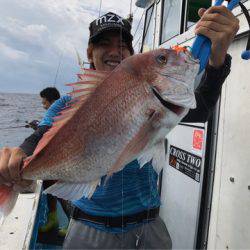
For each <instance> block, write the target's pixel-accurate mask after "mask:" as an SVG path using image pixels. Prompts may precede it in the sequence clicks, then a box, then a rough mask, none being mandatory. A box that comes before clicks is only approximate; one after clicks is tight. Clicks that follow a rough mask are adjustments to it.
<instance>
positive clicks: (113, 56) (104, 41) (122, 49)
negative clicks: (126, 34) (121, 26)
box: [88, 32, 131, 71]
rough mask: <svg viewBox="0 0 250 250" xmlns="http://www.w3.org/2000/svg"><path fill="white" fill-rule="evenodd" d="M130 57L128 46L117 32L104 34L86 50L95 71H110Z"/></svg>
mask: <svg viewBox="0 0 250 250" xmlns="http://www.w3.org/2000/svg"><path fill="white" fill-rule="evenodd" d="M129 56H131V54H130V51H129V49H128V45H127V44H126V43H125V41H122V40H121V37H120V34H119V33H117V32H106V33H105V34H103V37H102V38H101V39H100V40H99V41H98V42H97V43H95V44H94V45H93V47H91V48H89V49H88V57H89V61H90V63H93V64H94V65H95V68H96V70H103V71H112V70H113V69H114V68H115V67H116V66H117V65H118V64H120V62H121V61H122V60H123V59H125V58H127V57H129Z"/></svg>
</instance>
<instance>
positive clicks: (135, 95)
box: [0, 49, 199, 214]
mask: <svg viewBox="0 0 250 250" xmlns="http://www.w3.org/2000/svg"><path fill="white" fill-rule="evenodd" d="M198 70H199V64H198V61H196V60H194V59H193V58H192V57H191V55H190V54H189V52H187V51H185V50H184V51H180V52H177V51H175V50H173V49H158V50H154V51H151V52H147V53H143V54H137V55H134V56H131V57H129V58H127V59H125V60H124V61H123V62H122V63H121V64H120V65H119V66H118V67H116V69H115V70H114V71H112V72H98V71H94V70H85V73H84V74H81V75H79V77H80V79H81V80H80V81H79V82H77V83H74V84H71V85H72V86H73V89H74V90H73V92H72V96H73V100H72V102H71V105H70V107H68V108H67V109H65V110H64V111H63V112H62V113H61V115H60V116H59V117H57V118H56V121H55V123H54V124H53V127H52V128H51V129H50V130H49V131H48V132H47V133H45V135H44V136H43V138H42V139H41V141H40V142H39V144H38V146H37V148H36V150H35V152H34V153H33V155H32V156H30V157H28V158H27V159H26V160H25V161H24V165H23V168H22V178H23V179H27V180H39V179H41V180H58V181H57V182H56V183H55V184H54V185H53V186H51V187H50V188H48V189H47V190H46V191H45V192H46V193H51V194H53V195H55V196H57V197H61V198H63V199H66V200H76V199H79V198H81V197H82V196H86V197H91V195H92V194H93V192H94V191H95V188H96V186H97V185H98V184H99V182H100V178H101V177H102V176H104V175H107V178H109V176H111V175H112V173H114V172H117V171H119V170H121V169H122V168H123V167H124V166H125V165H126V164H127V163H129V162H130V161H132V160H133V159H135V158H137V159H138V161H139V163H140V164H141V166H143V164H144V163H145V162H147V161H149V160H151V159H153V161H152V164H153V167H154V169H155V170H156V171H157V172H158V173H159V171H160V170H161V168H162V167H163V165H164V149H163V140H164V137H165V135H166V134H167V133H168V132H169V131H170V130H171V129H172V128H174V127H175V126H176V125H177V124H178V122H179V121H180V120H181V119H182V118H183V117H184V116H185V115H186V114H187V112H188V110H189V109H190V108H192V109H193V108H195V107H196V101H195V96H194V80H195V77H196V75H197V72H198ZM11 190H12V189H11V188H10V187H6V186H1V187H0V209H1V210H2V212H3V213H4V214H6V213H7V212H8V211H7V210H8V209H7V207H8V208H10V207H11V206H10V204H9V205H7V203H8V202H10V201H13V200H14V198H13V197H16V195H13V192H10V191H11ZM11 194H12V195H11ZM10 197H11V198H10ZM12 204H13V202H12Z"/></svg>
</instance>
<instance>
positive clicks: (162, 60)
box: [156, 55, 167, 64]
mask: <svg viewBox="0 0 250 250" xmlns="http://www.w3.org/2000/svg"><path fill="white" fill-rule="evenodd" d="M156 60H157V62H159V63H160V64H166V63H167V57H166V56H164V55H159V56H158V57H157V58H156Z"/></svg>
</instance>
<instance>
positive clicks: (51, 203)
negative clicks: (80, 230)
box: [37, 87, 60, 233]
mask: <svg viewBox="0 0 250 250" xmlns="http://www.w3.org/2000/svg"><path fill="white" fill-rule="evenodd" d="M40 97H41V99H42V105H43V108H44V109H46V110H48V109H49V108H50V107H51V105H52V104H53V103H54V102H55V101H56V100H58V99H59V98H60V93H59V91H58V90H57V89H56V88H55V87H48V88H45V89H43V90H42V91H41V92H40ZM45 116H51V113H50V112H46V114H45ZM42 122H43V120H42ZM39 126H41V125H40V123H38V124H37V127H39ZM53 184H54V181H44V182H43V188H44V189H46V188H48V187H50V186H51V185H53ZM46 197H47V205H48V215H47V222H46V224H45V225H43V226H41V227H40V228H39V232H40V233H49V232H51V231H52V230H55V231H57V230H58V227H59V221H58V217H57V198H55V197H54V196H52V195H50V194H47V195H46Z"/></svg>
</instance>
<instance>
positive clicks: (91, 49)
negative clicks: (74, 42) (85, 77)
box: [87, 44, 93, 63]
mask: <svg viewBox="0 0 250 250" xmlns="http://www.w3.org/2000/svg"><path fill="white" fill-rule="evenodd" d="M87 56H88V60H89V63H93V44H89V46H88V48H87Z"/></svg>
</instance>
